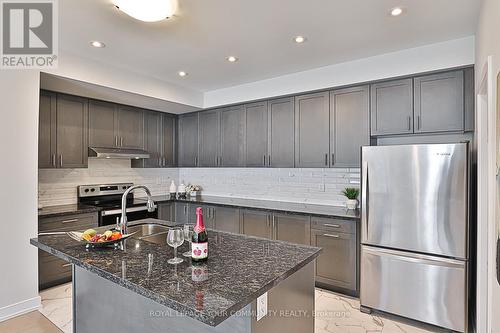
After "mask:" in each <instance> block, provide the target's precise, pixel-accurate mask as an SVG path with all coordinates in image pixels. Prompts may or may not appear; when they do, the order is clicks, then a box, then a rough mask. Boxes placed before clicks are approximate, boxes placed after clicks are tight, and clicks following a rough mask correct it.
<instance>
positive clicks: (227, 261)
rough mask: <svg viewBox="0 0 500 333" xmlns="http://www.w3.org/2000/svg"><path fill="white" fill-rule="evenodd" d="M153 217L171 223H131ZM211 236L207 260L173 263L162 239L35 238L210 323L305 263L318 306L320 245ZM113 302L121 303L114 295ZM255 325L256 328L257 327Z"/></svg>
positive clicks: (83, 267) (80, 269) (85, 267)
mask: <svg viewBox="0 0 500 333" xmlns="http://www.w3.org/2000/svg"><path fill="white" fill-rule="evenodd" d="M151 222H155V223H160V224H161V223H165V224H167V222H162V221H159V220H151V219H148V220H141V221H134V222H131V223H130V224H129V225H134V224H141V223H151ZM167 225H169V224H167ZM208 236H209V250H210V257H209V260H208V261H207V262H206V264H202V265H196V266H195V265H192V264H191V260H190V259H188V260H185V261H184V262H183V263H181V264H179V265H170V264H168V263H167V260H168V259H169V258H172V257H173V249H172V248H170V247H169V246H167V245H166V244H165V245H158V244H154V243H149V242H146V241H143V240H139V239H134V238H131V239H128V240H127V241H126V242H125V245H124V249H123V250H121V249H114V248H106V249H91V250H86V249H85V247H84V246H83V245H82V244H81V243H78V242H76V241H74V240H72V239H71V238H69V237H67V236H61V235H55V236H40V237H38V238H33V239H31V241H30V242H31V244H33V245H34V246H36V247H38V248H40V249H41V250H44V251H46V252H49V253H51V254H53V255H55V256H57V257H59V258H61V259H63V260H66V261H68V262H70V263H72V264H74V265H75V271H74V274H75V272H76V273H77V274H82V275H83V273H84V272H86V273H85V274H87V273H92V274H91V275H92V276H95V275H97V276H98V277H100V278H102V279H104V280H106V283H107V284H108V285H110V284H109V282H111V283H112V285H116V286H120V287H123V288H125V289H127V290H128V291H131V292H132V293H133V294H137V295H141V296H143V297H144V298H146V299H148V300H152V301H153V302H154V304H160V305H163V306H165V307H167V308H169V309H172V310H174V311H175V312H177V313H180V314H181V315H183V316H187V317H190V318H193V319H195V320H196V321H199V322H202V323H204V324H207V325H209V326H217V325H219V324H221V323H222V322H224V321H225V320H227V319H228V318H233V319H231V320H233V321H234V320H236V319H235V317H234V314H235V313H236V312H237V311H239V310H241V309H243V308H244V307H248V306H249V304H252V302H254V303H255V300H256V299H257V297H258V296H260V295H262V294H263V293H265V292H266V291H269V290H270V289H272V288H274V287H276V286H277V285H278V284H280V282H282V281H284V280H285V279H287V278H289V277H290V276H292V275H294V274H295V273H297V272H298V271H299V270H302V271H305V270H306V268H305V267H306V266H307V267H309V268H308V269H307V272H309V271H310V275H311V279H310V284H311V286H309V284H307V286H308V287H307V288H309V289H310V290H311V293H312V306H313V303H314V269H313V266H312V264H313V261H314V259H315V258H316V257H317V256H318V255H319V253H320V251H321V249H319V248H316V247H310V246H302V245H297V244H291V243H286V242H281V241H274V240H267V239H261V238H255V237H249V236H244V235H236V234H231V233H224V232H216V231H208ZM187 249H188V245H187V243H185V244H184V245H183V246H181V247H180V248H179V253H182V252H184V251H186V250H187ZM196 268H199V269H198V270H196ZM193 269H195V271H196V272H201V273H202V274H201V276H202V277H203V276H205V278H206V280H205V281H203V278H199V277H198V276H197V275H196V274H195V273H194V272H193ZM200 269H201V270H200ZM297 274H298V273H297ZM308 276H309V275H308ZM93 278H94V277H93ZM74 280H76V281H83V280H85V276H82V278H81V279H80V280H79V278H78V275H76V278H75V279H74ZM307 281H309V280H307ZM93 283H95V282H93ZM308 283H309V282H308ZM80 288H81V287H80ZM309 289H308V290H309ZM79 295H80V294H78V292H77V293H76V294H75V298H78V297H83V296H79ZM96 297H97V296H96ZM77 302H78V300H77ZM111 302H112V303H113V304H115V303H120V302H119V301H118V300H115V299H114V300H113V301H111ZM270 304H271V303H270ZM117 306H118V305H117ZM80 308H81V307H80ZM79 311H80V310H79ZM79 311H77V312H76V313H77V314H78V313H79ZM82 311H83V310H82ZM148 311H149V309H148ZM82 313H83V312H82ZM122 315H128V313H126V314H122ZM120 320H121V318H120ZM172 320H174V319H172ZM191 320H192V319H191ZM276 320H278V319H276ZM98 325H99V324H98ZM155 327H156V326H155ZM82 331H85V329H82ZM251 331H252V332H254V331H253V329H252V330H251ZM210 332H212V331H210ZM213 332H215V331H213ZM221 332H222V331H221ZM224 332H225V331H224ZM245 332H246V331H245ZM249 332H250V331H249Z"/></svg>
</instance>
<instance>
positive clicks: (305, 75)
mask: <svg viewBox="0 0 500 333" xmlns="http://www.w3.org/2000/svg"><path fill="white" fill-rule="evenodd" d="M493 1H494V0H493ZM470 64H474V37H467V38H462V39H457V40H452V41H447V42H443V43H437V44H432V45H426V46H422V47H417V48H412V49H407V50H402V51H397V52H392V53H387V54H382V55H378V56H374V57H370V58H364V59H360V60H355V61H350V62H345V63H341V64H336V65H331V66H326V67H321V68H317V69H312V70H308V71H304V72H299V73H294V74H289V75H284V76H280V77H276V78H272V79H268V80H262V81H257V82H252V83H248V84H242V85H238V86H234V87H229V88H225V89H219V90H213V91H208V92H206V93H205V102H204V106H205V108H208V107H214V106H219V105H224V104H231V103H238V102H242V101H250V100H255V99H262V98H269V97H273V96H280V95H286V94H294V93H300V92H304V91H310V90H317V89H324V88H330V87H338V86H342V85H349V84H355V83H359V82H366V81H373V80H379V79H385V78H390V77H396V76H401V75H409V74H414V73H419V72H426V71H433V70H438V69H445V68H451V67H458V66H464V65H470Z"/></svg>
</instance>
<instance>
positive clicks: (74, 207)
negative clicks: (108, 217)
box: [38, 204, 100, 217]
mask: <svg viewBox="0 0 500 333" xmlns="http://www.w3.org/2000/svg"><path fill="white" fill-rule="evenodd" d="M99 210H100V208H98V207H94V206H87V205H82V204H70V205H58V206H47V207H43V208H42V209H39V210H38V217H59V216H66V215H73V214H85V213H95V212H98V211H99Z"/></svg>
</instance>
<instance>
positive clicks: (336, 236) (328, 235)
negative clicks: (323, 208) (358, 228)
mask: <svg viewBox="0 0 500 333" xmlns="http://www.w3.org/2000/svg"><path fill="white" fill-rule="evenodd" d="M323 236H325V237H332V238H340V236H339V235H332V234H323Z"/></svg>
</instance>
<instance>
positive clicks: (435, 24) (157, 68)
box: [59, 0, 481, 91]
mask: <svg viewBox="0 0 500 333" xmlns="http://www.w3.org/2000/svg"><path fill="white" fill-rule="evenodd" d="M480 2H481V1H480V0H279V1H278V0H179V12H178V14H177V15H176V17H174V18H172V19H170V20H167V21H162V22H159V23H144V22H140V21H136V20H134V19H132V18H130V17H128V16H127V15H125V14H123V13H121V12H119V11H118V10H116V9H115V8H114V6H113V5H112V3H111V0H62V1H59V17H60V21H59V25H60V28H59V31H60V36H59V38H60V44H59V45H60V47H61V49H62V50H65V51H68V52H71V53H73V54H76V55H79V56H81V57H86V58H90V59H93V60H97V61H101V62H104V63H106V64H112V65H114V66H118V67H123V68H125V69H127V70H130V71H133V72H139V73H142V74H145V75H149V76H152V77H155V78H158V79H161V80H164V81H167V82H173V83H176V84H178V85H181V86H184V87H187V88H191V89H196V90H199V91H210V90H215V89H220V88H225V87H229V86H234V85H238V84H242V83H247V82H253V81H258V80H263V79H267V78H271V77H276V76H280V75H284V74H289V73H294V72H299V71H303V70H308V69H312V68H316V67H321V66H326V65H331V64H335V63H340V62H345V61H350V60H354V59H360V58H364V57H369V56H373V55H377V54H383V53H387V52H392V51H396V50H401V49H405V48H411V47H416V46H421V45H425V44H431V43H435V42H440V41H444V40H449V39H455V38H460V37H464V36H470V35H473V34H474V32H475V28H476V22H477V17H478V12H479V6H480ZM395 6H403V7H404V8H405V10H406V13H405V14H404V15H402V16H400V17H397V18H393V17H390V16H389V15H388V11H389V9H390V8H392V7H395ZM295 35H304V36H307V39H308V40H307V42H306V43H304V44H302V45H297V44H295V43H293V42H292V37H293V36H295ZM91 40H100V41H103V42H104V43H106V45H107V47H106V48H104V49H95V48H91V47H90V46H89V41H91ZM228 55H236V56H238V57H239V58H240V61H238V62H237V63H234V64H232V63H228V62H227V61H226V60H225V57H226V56H228ZM179 70H184V71H187V72H188V73H189V75H188V76H187V77H185V78H180V77H179V76H178V75H177V72H178V71H179Z"/></svg>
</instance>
